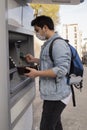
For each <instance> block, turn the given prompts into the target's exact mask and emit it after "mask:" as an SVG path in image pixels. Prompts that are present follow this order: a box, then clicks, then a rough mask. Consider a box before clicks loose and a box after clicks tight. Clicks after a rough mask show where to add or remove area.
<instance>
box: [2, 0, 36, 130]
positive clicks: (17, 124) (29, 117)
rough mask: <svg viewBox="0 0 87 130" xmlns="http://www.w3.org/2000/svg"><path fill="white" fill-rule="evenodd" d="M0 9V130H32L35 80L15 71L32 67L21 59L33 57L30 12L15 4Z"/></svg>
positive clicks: (10, 1)
mask: <svg viewBox="0 0 87 130" xmlns="http://www.w3.org/2000/svg"><path fill="white" fill-rule="evenodd" d="M3 5H4V6H3ZM0 7H1V3H0ZM1 8H2V11H1V12H3V10H4V12H3V16H4V19H3V16H2V18H0V19H3V21H1V22H0V23H1V24H2V26H1V30H2V33H3V35H1V36H2V37H3V39H2V41H1V40H0V41H1V42H3V40H4V44H3V45H2V47H0V50H1V49H3V47H4V50H1V53H2V54H1V55H2V57H1V59H2V64H3V66H2V68H1V67H0V71H1V74H2V76H3V75H4V76H3V78H2V79H0V80H1V82H2V84H1V85H0V87H2V86H4V88H2V89H0V90H1V91H2V92H0V100H1V99H2V100H1V101H2V102H1V101H0V103H1V104H0V113H1V117H0V130H32V125H33V110H32V102H33V100H34V98H35V80H34V79H31V78H29V77H26V76H24V75H23V74H21V73H20V71H19V69H20V67H25V66H31V67H34V64H28V63H27V62H26V60H25V58H24V56H25V55H26V54H27V53H31V54H32V55H34V37H33V28H31V26H30V21H31V20H32V19H33V9H32V8H30V7H29V6H27V5H26V3H21V2H20V3H19V2H17V1H15V0H8V1H5V0H4V1H3V2H2V7H1ZM6 12H7V15H6ZM5 15H6V17H5ZM4 21H5V23H4V24H3V22H4ZM0 34H1V32H0ZM1 36H0V37H1ZM5 61H6V62H5ZM21 72H22V70H21ZM1 74H0V75H1ZM2 105H3V106H2ZM1 106H2V107H1Z"/></svg>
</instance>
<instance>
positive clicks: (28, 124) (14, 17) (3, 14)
mask: <svg viewBox="0 0 87 130" xmlns="http://www.w3.org/2000/svg"><path fill="white" fill-rule="evenodd" d="M76 1H77V2H76ZM27 2H34V3H35V2H36V1H34V0H23V1H22V0H3V1H0V59H1V61H0V130H33V128H32V125H33V109H32V102H33V100H34V98H35V80H34V79H31V78H28V77H25V76H24V75H21V74H20V73H19V71H18V67H21V66H33V67H35V65H34V64H28V63H27V62H26V61H25V59H24V55H26V54H27V53H31V54H32V55H34V42H33V40H34V37H33V29H32V28H31V26H30V21H31V20H32V19H33V10H32V8H30V7H29V6H27V4H26V3H27ZM37 2H39V3H40V2H41V1H40V0H37ZM55 2H58V0H52V1H51V4H52V3H55ZM80 2H83V0H66V1H65V0H63V1H62V0H59V3H64V4H78V3H80ZM43 3H50V0H48V1H45V0H43Z"/></svg>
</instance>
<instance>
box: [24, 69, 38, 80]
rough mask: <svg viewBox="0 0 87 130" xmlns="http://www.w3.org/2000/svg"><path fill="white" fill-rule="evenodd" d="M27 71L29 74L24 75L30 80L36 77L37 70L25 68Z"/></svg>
mask: <svg viewBox="0 0 87 130" xmlns="http://www.w3.org/2000/svg"><path fill="white" fill-rule="evenodd" d="M26 69H27V70H29V71H30V72H29V73H25V74H24V75H25V76H27V77H30V78H36V77H37V76H38V70H36V69H33V68H30V67H26Z"/></svg>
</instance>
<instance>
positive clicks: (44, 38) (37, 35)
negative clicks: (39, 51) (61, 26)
mask: <svg viewBox="0 0 87 130" xmlns="http://www.w3.org/2000/svg"><path fill="white" fill-rule="evenodd" d="M36 37H37V38H39V39H40V40H46V37H45V36H41V35H40V33H36Z"/></svg>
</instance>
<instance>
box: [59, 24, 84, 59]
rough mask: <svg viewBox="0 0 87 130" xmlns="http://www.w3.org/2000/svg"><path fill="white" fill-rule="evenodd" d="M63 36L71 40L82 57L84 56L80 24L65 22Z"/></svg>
mask: <svg viewBox="0 0 87 130" xmlns="http://www.w3.org/2000/svg"><path fill="white" fill-rule="evenodd" d="M62 34H63V37H64V38H66V39H68V40H69V41H70V44H71V45H72V46H74V47H75V48H76V49H77V51H78V53H79V55H80V57H82V50H81V47H82V45H81V44H82V34H81V32H80V30H79V27H78V24H65V25H63V32H62Z"/></svg>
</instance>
